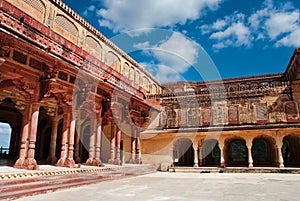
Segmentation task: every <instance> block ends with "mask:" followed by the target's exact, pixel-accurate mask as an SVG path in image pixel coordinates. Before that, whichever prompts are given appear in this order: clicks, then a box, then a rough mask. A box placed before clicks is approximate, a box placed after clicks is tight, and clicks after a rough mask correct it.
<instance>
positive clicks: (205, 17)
mask: <svg viewBox="0 0 300 201" xmlns="http://www.w3.org/2000/svg"><path fill="white" fill-rule="evenodd" d="M63 2H65V3H66V4H67V5H68V6H70V7H71V8H72V9H73V10H75V11H76V12H77V13H79V14H80V15H81V16H82V17H83V18H85V19H86V20H87V21H88V22H89V23H91V24H92V25H93V26H94V27H95V28H97V29H98V30H99V31H100V32H102V33H103V34H104V35H105V36H106V37H107V38H109V39H111V40H112V41H113V42H115V43H116V45H118V46H119V47H120V48H121V49H123V50H124V51H125V52H127V53H128V54H129V55H130V56H132V57H133V58H134V59H135V60H136V61H138V62H139V63H141V64H142V65H143V66H144V67H145V68H146V69H147V70H148V71H150V72H151V73H152V74H153V75H154V76H155V77H156V78H157V79H158V80H160V81H161V82H168V81H178V80H189V81H201V80H203V79H204V80H207V79H220V78H232V77H241V76H248V75H258V74H270V73H278V72H284V70H285V68H286V67H287V64H288V62H289V59H290V57H291V55H292V53H293V51H294V49H295V48H296V47H299V46H300V19H299V18H300V1H299V0H290V1H282V0H265V1H261V0H242V1H241V0H188V1H187V0H113V1H112V0H85V1H74V0H63Z"/></svg>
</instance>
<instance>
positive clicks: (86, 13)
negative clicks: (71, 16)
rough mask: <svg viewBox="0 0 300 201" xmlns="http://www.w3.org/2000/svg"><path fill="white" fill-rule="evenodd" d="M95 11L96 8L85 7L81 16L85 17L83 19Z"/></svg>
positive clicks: (92, 6) (91, 6)
mask: <svg viewBox="0 0 300 201" xmlns="http://www.w3.org/2000/svg"><path fill="white" fill-rule="evenodd" d="M95 11H96V6H95V5H90V6H89V7H87V8H86V9H85V10H84V11H83V13H82V15H83V16H85V17H87V16H88V15H89V14H90V13H93V12H95Z"/></svg>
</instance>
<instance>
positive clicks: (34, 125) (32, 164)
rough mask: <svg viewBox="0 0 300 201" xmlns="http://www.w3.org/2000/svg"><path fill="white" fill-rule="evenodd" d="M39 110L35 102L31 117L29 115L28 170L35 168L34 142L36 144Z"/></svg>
mask: <svg viewBox="0 0 300 201" xmlns="http://www.w3.org/2000/svg"><path fill="white" fill-rule="evenodd" d="M39 109H40V103H39V102H36V103H33V104H32V115H31V124H30V135H29V145H28V155H27V159H28V167H27V169H29V170H34V169H36V168H37V163H36V160H35V159H34V153H35V142H36V134H37V133H36V132H37V127H38V120H39Z"/></svg>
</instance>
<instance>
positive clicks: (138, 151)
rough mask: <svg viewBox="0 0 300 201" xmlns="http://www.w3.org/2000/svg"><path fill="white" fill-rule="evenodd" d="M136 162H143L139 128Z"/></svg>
mask: <svg viewBox="0 0 300 201" xmlns="http://www.w3.org/2000/svg"><path fill="white" fill-rule="evenodd" d="M135 162H136V163H137V164H141V163H142V154H141V141H140V132H139V130H138V129H137V132H136V159H135Z"/></svg>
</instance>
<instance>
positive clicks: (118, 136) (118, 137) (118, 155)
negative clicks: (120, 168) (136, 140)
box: [115, 126, 121, 165]
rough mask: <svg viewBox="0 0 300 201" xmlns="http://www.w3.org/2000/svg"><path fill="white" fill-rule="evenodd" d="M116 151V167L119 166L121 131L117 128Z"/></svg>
mask: <svg viewBox="0 0 300 201" xmlns="http://www.w3.org/2000/svg"><path fill="white" fill-rule="evenodd" d="M116 127H117V126H116ZM116 140H117V150H116V152H117V153H116V160H115V164H116V165H121V130H120V129H119V128H118V127H117V138H116Z"/></svg>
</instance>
